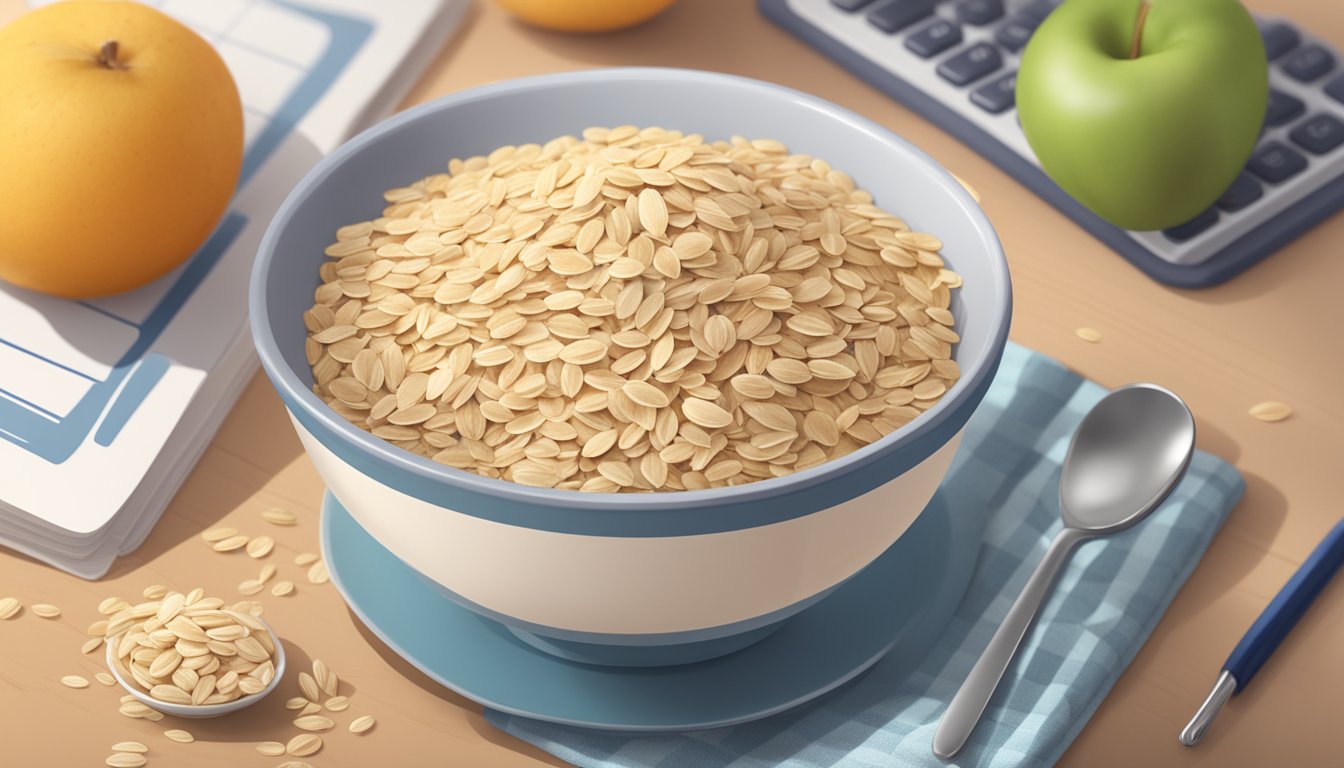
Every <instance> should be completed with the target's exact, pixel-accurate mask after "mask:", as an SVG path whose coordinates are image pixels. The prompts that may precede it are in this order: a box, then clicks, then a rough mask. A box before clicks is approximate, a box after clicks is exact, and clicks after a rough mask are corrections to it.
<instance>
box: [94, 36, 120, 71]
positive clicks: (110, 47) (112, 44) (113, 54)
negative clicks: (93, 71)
mask: <svg viewBox="0 0 1344 768" xmlns="http://www.w3.org/2000/svg"><path fill="white" fill-rule="evenodd" d="M119 47H120V45H119V44H118V43H117V41H116V40H108V41H107V42H105V43H103V47H102V48H99V49H98V66H100V67H103V68H104V69H125V68H126V65H125V64H123V63H121V62H120V61H118V60H117V49H118V48H119Z"/></svg>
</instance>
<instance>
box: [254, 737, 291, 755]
mask: <svg viewBox="0 0 1344 768" xmlns="http://www.w3.org/2000/svg"><path fill="white" fill-rule="evenodd" d="M257 751H258V752H260V753H261V754H263V755H266V756H267V757H279V756H280V755H283V754H285V745H284V744H281V743H280V742H278V741H263V742H261V743H260V744H258V745H257Z"/></svg>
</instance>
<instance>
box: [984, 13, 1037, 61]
mask: <svg viewBox="0 0 1344 768" xmlns="http://www.w3.org/2000/svg"><path fill="white" fill-rule="evenodd" d="M1040 23H1041V20H1040V19H1036V18H1033V17H1031V16H1027V15H1025V14H1021V13H1019V14H1017V15H1016V16H1014V17H1013V18H1011V19H1009V20H1008V23H1007V24H1004V25H1003V26H1002V27H999V31H997V32H995V33H994V40H995V41H997V42H998V44H999V45H1002V46H1003V47H1004V48H1007V49H1008V50H1010V51H1012V52H1013V53H1017V52H1018V51H1020V50H1022V48H1023V46H1025V45H1026V44H1027V41H1028V40H1030V39H1031V36H1032V35H1033V34H1034V33H1035V32H1036V27H1038V26H1040Z"/></svg>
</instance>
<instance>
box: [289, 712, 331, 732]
mask: <svg viewBox="0 0 1344 768" xmlns="http://www.w3.org/2000/svg"><path fill="white" fill-rule="evenodd" d="M294 725H295V726H296V727H298V729H299V730H301V731H329V730H331V729H332V728H335V727H336V721H335V720H332V719H331V718H330V717H323V716H322V715H304V716H303V717H300V718H298V719H297V720H295V721H294Z"/></svg>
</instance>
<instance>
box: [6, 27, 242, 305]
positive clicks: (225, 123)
mask: <svg viewBox="0 0 1344 768" xmlns="http://www.w3.org/2000/svg"><path fill="white" fill-rule="evenodd" d="M242 158H243V111H242V103H241V102H240V101H239V98H238V89H237V87H236V86H235V85H234V83H233V78H232V77H231V76H230V75H229V71H228V68H227V67H226V66H225V65H224V61H223V60H222V59H220V57H219V54H218V53H216V52H215V49H214V48H212V47H211V46H210V44H209V43H207V42H206V41H205V40H203V39H201V38H200V36H198V35H197V34H196V33H195V32H192V31H191V30H190V29H188V28H187V27H185V26H183V25H182V24H179V23H178V22H176V21H174V20H173V19H171V18H169V17H168V16H166V15H165V14H163V13H161V12H159V11H156V10H154V9H152V8H149V7H147V6H144V5H141V4H139V3H134V2H121V1H115V2H84V1H77V0H71V1H70V2H63V3H56V4H54V5H49V6H46V7H44V8H41V9H39V10H35V11H31V12H29V13H28V14H26V15H24V16H21V17H19V18H18V19H17V20H16V21H14V22H13V23H12V24H10V25H9V26H7V27H5V28H4V29H0V168H3V169H4V172H3V173H0V279H4V280H7V281H9V282H11V283H13V284H15V285H19V286H22V287H24V288H30V289H32V290H36V291H41V292H44V293H50V294H55V295H57V296H64V297H67V298H89V297H94V296H102V295H107V294H112V293H119V292H121V291H126V290H129V289H131V288H136V287H138V286H141V285H144V284H145V283H148V282H150V281H152V280H154V279H155V278H157V277H159V276H161V275H163V274H164V273H166V272H168V271H170V270H171V269H173V268H174V267H176V266H177V265H178V264H180V263H182V261H183V260H185V259H186V258H187V257H189V256H190V255H191V254H192V253H193V252H194V251H195V250H196V248H197V247H199V246H200V245H201V243H203V242H204V241H205V239H206V237H208V236H209V234H210V232H211V230H213V229H214V226H215V224H216V223H217V222H218V221H219V218H220V216H221V215H222V214H223V212H224V210H225V208H226V207H227V206H228V202H229V199H230V197H232V195H233V190H234V187H235V185H237V183H238V173H239V170H240V169H241V167H242Z"/></svg>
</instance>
